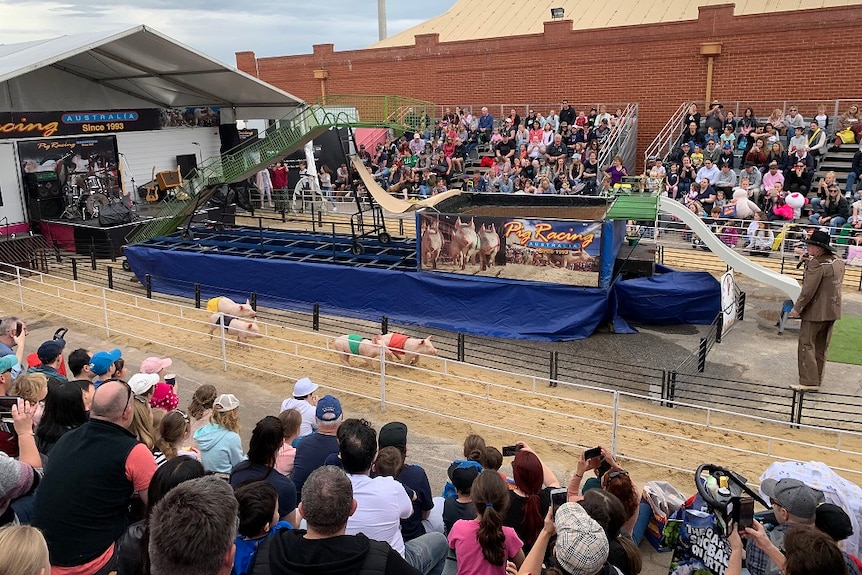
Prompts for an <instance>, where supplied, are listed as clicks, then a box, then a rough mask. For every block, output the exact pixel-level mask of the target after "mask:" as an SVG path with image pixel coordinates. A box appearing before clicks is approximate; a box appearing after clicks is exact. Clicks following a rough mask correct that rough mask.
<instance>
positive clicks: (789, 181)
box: [784, 160, 813, 196]
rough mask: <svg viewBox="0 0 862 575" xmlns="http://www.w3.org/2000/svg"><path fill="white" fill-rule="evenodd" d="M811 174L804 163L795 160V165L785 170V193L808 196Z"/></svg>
mask: <svg viewBox="0 0 862 575" xmlns="http://www.w3.org/2000/svg"><path fill="white" fill-rule="evenodd" d="M812 177H813V174H812V173H811V172H810V171H809V170H808V167H807V166H806V165H805V162H804V161H801V160H797V161H796V163H795V164H794V165H793V166H792V167H791V168H790V169H789V170H787V176H786V177H785V180H784V183H785V185H786V186H787V191H789V192H791V193H793V192H798V193H800V194H802V195H803V196H805V195H807V194H808V188H809V187H810V186H811V178H812Z"/></svg>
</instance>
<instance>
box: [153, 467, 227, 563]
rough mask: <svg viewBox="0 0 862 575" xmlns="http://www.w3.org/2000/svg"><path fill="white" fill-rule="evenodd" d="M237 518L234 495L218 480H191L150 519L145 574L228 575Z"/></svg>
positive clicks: (207, 478) (173, 492) (164, 502)
mask: <svg viewBox="0 0 862 575" xmlns="http://www.w3.org/2000/svg"><path fill="white" fill-rule="evenodd" d="M238 512H239V504H238V503H237V501H236V497H235V496H234V493H233V490H232V489H231V488H230V486H229V485H228V484H227V483H225V482H224V481H222V480H221V479H219V478H217V477H200V478H198V479H192V480H189V481H186V482H183V483H181V484H180V485H178V486H177V487H175V488H174V489H172V490H171V491H170V492H168V494H167V495H166V496H165V498H164V499H162V500H161V501H160V502H159V503H158V505H156V506H155V508H154V509H153V512H152V516H151V517H150V541H149V546H148V550H149V557H150V573H151V574H152V575H229V573H230V572H231V569H232V568H233V557H234V550H235V547H234V538H235V537H236V519H237V513H238ZM190 526H194V529H190V528H189V527H190Z"/></svg>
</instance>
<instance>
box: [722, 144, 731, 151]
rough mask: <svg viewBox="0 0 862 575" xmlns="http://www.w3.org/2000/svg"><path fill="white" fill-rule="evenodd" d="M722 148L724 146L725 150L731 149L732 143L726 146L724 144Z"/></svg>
mask: <svg viewBox="0 0 862 575" xmlns="http://www.w3.org/2000/svg"><path fill="white" fill-rule="evenodd" d="M722 148H724V149H725V150H729V149H730V144H725V145H724V146H722Z"/></svg>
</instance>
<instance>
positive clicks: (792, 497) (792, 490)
mask: <svg viewBox="0 0 862 575" xmlns="http://www.w3.org/2000/svg"><path fill="white" fill-rule="evenodd" d="M760 490H761V491H762V492H763V494H764V495H766V496H767V497H768V498H770V499H772V500H774V501H775V502H776V503H777V504H778V505H779V506H780V507H783V508H784V509H786V510H787V512H788V513H790V514H791V515H793V516H795V517H799V518H800V519H810V518H812V517H814V513H815V511H816V510H817V506H818V505H819V504H821V503H823V501H824V497H823V493H821V492H820V491H817V490H816V489H812V488H811V487H808V486H807V485H805V484H804V483H802V482H801V481H799V480H798V479H792V478H785V479H781V480H778V481H776V480H775V479H764V480H763V483H761V484H760Z"/></svg>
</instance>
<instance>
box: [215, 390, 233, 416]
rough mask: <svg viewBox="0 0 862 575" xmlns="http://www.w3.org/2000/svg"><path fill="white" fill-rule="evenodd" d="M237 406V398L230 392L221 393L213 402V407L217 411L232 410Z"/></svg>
mask: <svg viewBox="0 0 862 575" xmlns="http://www.w3.org/2000/svg"><path fill="white" fill-rule="evenodd" d="M237 407H239V400H238V399H237V398H236V396H235V395H234V394H232V393H223V394H221V395H220V396H218V397H217V398H216V400H215V401H214V402H213V408H215V410H216V411H218V412H219V413H225V412H227V411H233V410H234V409H236V408H237Z"/></svg>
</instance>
